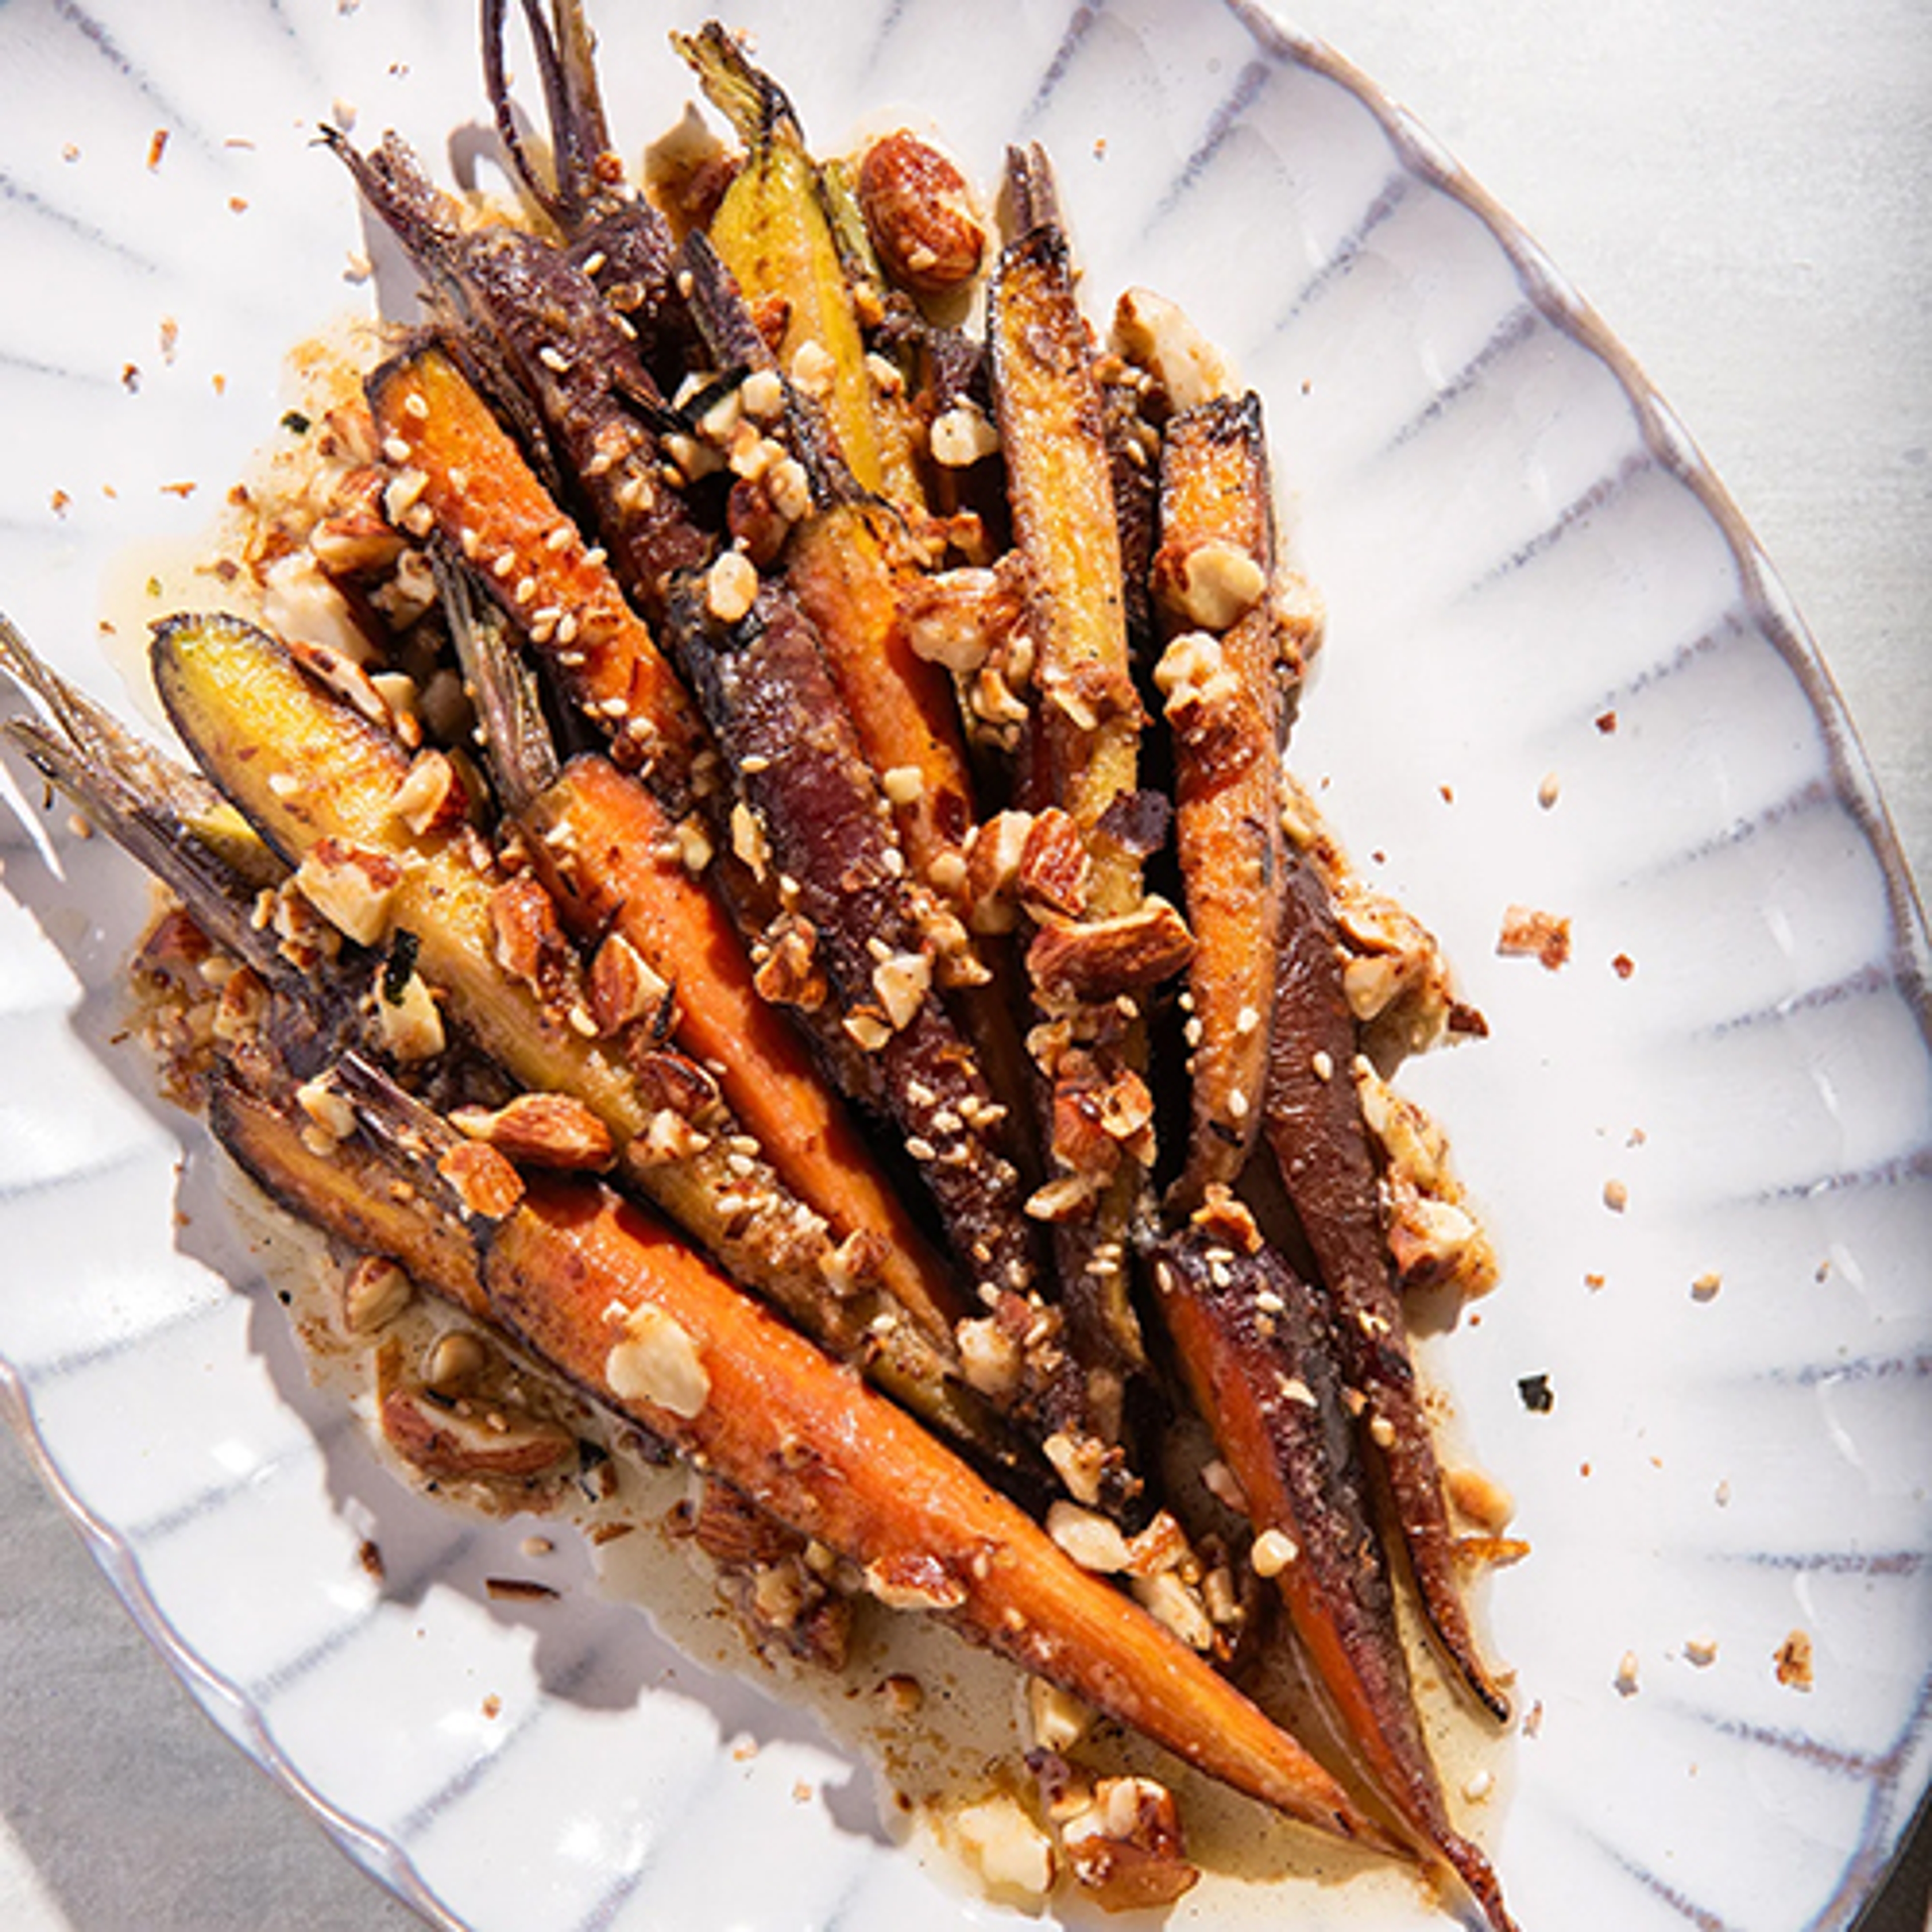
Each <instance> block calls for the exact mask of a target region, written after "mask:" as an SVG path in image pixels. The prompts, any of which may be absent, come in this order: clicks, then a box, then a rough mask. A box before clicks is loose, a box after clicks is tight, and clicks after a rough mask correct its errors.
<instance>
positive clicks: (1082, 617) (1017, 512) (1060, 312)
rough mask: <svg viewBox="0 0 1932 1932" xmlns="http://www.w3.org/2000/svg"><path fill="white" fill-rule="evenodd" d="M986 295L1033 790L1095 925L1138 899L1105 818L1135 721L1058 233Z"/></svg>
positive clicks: (1096, 429) (1083, 354)
mask: <svg viewBox="0 0 1932 1932" xmlns="http://www.w3.org/2000/svg"><path fill="white" fill-rule="evenodd" d="M990 299H991V305H992V308H991V320H990V325H989V326H990V335H989V342H990V347H991V349H992V374H993V395H994V400H995V405H996V413H997V415H998V422H999V428H1000V441H1001V447H1002V449H1004V452H1005V454H1006V461H1007V493H1008V496H1009V497H1010V500H1011V502H1012V505H1013V535H1014V539H1015V541H1016V544H1018V546H1019V550H1020V551H1021V553H1022V555H1023V556H1024V557H1025V560H1026V564H1027V569H1028V580H1029V594H1030V598H1031V604H1032V619H1033V633H1034V645H1035V648H1036V651H1037V661H1036V664H1035V669H1034V682H1035V685H1036V686H1037V689H1038V691H1039V694H1040V696H1039V703H1038V707H1037V730H1038V731H1039V733H1040V740H1041V743H1040V757H1041V760H1042V763H1043V766H1044V769H1045V772H1046V784H1045V787H1043V789H1044V790H1045V791H1046V793H1048V794H1049V796H1051V798H1052V801H1053V802H1055V803H1057V804H1058V805H1061V807H1062V808H1064V810H1066V811H1068V812H1069V813H1070V814H1072V816H1073V819H1074V821H1075V823H1076V824H1078V825H1079V827H1080V829H1081V831H1082V833H1083V834H1084V835H1085V837H1086V838H1087V839H1088V843H1089V844H1090V845H1091V847H1092V850H1093V859H1094V877H1093V883H1092V886H1091V892H1090V898H1089V910H1090V911H1091V914H1092V916H1095V917H1098V918H1106V917H1109V916H1112V915H1113V914H1115V913H1122V912H1127V911H1130V910H1132V909H1133V907H1134V906H1135V905H1136V904H1138V902H1139V898H1140V893H1141V874H1140V861H1139V856H1138V855H1137V854H1136V853H1133V851H1132V850H1130V849H1128V848H1127V847H1124V846H1123V844H1121V841H1120V840H1118V838H1115V837H1114V836H1113V835H1112V832H1111V831H1110V830H1109V829H1108V828H1107V827H1106V826H1105V825H1103V820H1104V819H1105V818H1106V814H1107V812H1108V810H1109V808H1110V807H1111V806H1112V805H1114V803H1115V801H1116V800H1118V799H1121V798H1123V797H1125V796H1128V795H1130V793H1132V792H1133V790H1134V787H1135V785H1136V781H1137V773H1138V771H1139V742H1140V735H1141V729H1142V722H1143V718H1142V710H1141V703H1140V699H1139V696H1138V695H1137V694H1136V691H1135V689H1134V680H1133V670H1132V668H1131V667H1130V664H1129V662H1128V658H1127V628H1126V618H1125V614H1124V601H1123V592H1122V588H1121V553H1120V541H1119V538H1118V534H1117V532H1116V527H1115V519H1114V503H1113V486H1112V479H1111V477H1110V475H1109V463H1108V457H1107V449H1106V437H1105V435H1104V432H1103V423H1102V415H1101V407H1100V392H1099V387H1098V385H1097V383H1096V382H1095V380H1094V370H1093V357H1092V353H1091V348H1090V346H1089V343H1088V334H1087V325H1086V322H1085V318H1084V317H1082V315H1081V313H1080V310H1079V304H1078V302H1077V301H1076V299H1075V296H1074V290H1073V263H1072V260H1071V257H1070V252H1069V250H1068V248H1067V239H1066V237H1065V236H1064V234H1063V233H1061V230H1060V229H1058V227H1055V226H1042V227H1037V228H1034V229H1031V230H1030V231H1029V232H1028V233H1025V234H1024V235H1022V236H1020V237H1019V239H1017V240H1016V241H1015V242H1012V243H1010V245H1008V247H1007V248H1006V250H1005V251H1004V253H1003V254H1001V257H1000V261H999V266H998V269H997V271H996V272H995V276H994V279H993V287H992V296H991V298H990Z"/></svg>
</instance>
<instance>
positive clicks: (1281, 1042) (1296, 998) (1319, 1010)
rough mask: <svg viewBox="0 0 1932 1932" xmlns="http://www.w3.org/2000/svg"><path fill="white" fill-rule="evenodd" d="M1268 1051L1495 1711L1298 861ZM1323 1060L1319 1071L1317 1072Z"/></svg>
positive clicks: (1344, 1026)
mask: <svg viewBox="0 0 1932 1932" xmlns="http://www.w3.org/2000/svg"><path fill="white" fill-rule="evenodd" d="M1276 988H1277V992H1276V999H1275V1019H1274V1038H1273V1040H1272V1041H1271V1044H1270V1048H1269V1053H1268V1104H1267V1108H1266V1126H1267V1133H1268V1141H1269V1144H1270V1145H1271V1147H1272V1148H1273V1149H1274V1157H1275V1161H1276V1164H1277V1166H1278V1167H1279V1168H1280V1171H1281V1178H1282V1184H1283V1187H1285V1188H1286V1190H1287V1191H1288V1196H1289V1199H1290V1200H1291V1201H1292V1202H1293V1203H1294V1204H1295V1212H1296V1214H1298V1216H1299V1217H1300V1218H1301V1224H1302V1227H1303V1229H1304V1231H1305V1232H1306V1233H1307V1237H1308V1241H1309V1245H1310V1247H1312V1248H1313V1250H1314V1251H1315V1257H1316V1261H1317V1262H1318V1263H1319V1265H1320V1269H1321V1274H1322V1286H1323V1288H1324V1289H1325V1292H1326V1293H1327V1295H1328V1298H1329V1301H1330V1304H1331V1307H1332V1309H1333V1310H1334V1323H1335V1332H1336V1336H1337V1341H1338V1343H1339V1346H1340V1349H1341V1350H1342V1361H1343V1372H1344V1373H1345V1374H1346V1376H1347V1377H1348V1379H1349V1383H1350V1385H1352V1387H1354V1388H1356V1389H1357V1390H1358V1391H1360V1392H1361V1394H1362V1395H1363V1396H1364V1397H1365V1398H1366V1399H1367V1407H1366V1409H1364V1424H1365V1425H1370V1424H1373V1422H1374V1421H1376V1420H1377V1419H1379V1421H1382V1423H1384V1424H1386V1425H1387V1427H1386V1428H1385V1429H1383V1430H1373V1429H1372V1430H1371V1433H1372V1437H1373V1439H1374V1447H1373V1451H1372V1452H1371V1453H1372V1455H1373V1458H1374V1460H1376V1461H1377V1462H1379V1464H1380V1466H1381V1467H1382V1469H1383V1471H1384V1472H1385V1474H1386V1475H1387V1477H1388V1484H1389V1489H1390V1491H1391V1494H1392V1496H1393V1498H1394V1505H1395V1511H1396V1518H1397V1525H1398V1527H1399V1528H1400V1532H1401V1535H1402V1540H1403V1545H1404V1547H1405V1548H1406V1550H1407V1551H1408V1553H1409V1562H1410V1564H1411V1565H1412V1568H1413V1569H1414V1571H1415V1580H1416V1586H1417V1589H1418V1592H1420V1594H1421V1599H1422V1607H1423V1611H1424V1616H1425V1617H1426V1618H1427V1621H1428V1623H1429V1625H1430V1629H1431V1631H1433V1633H1434V1634H1435V1636H1436V1639H1437V1640H1438V1642H1439V1644H1440V1645H1441V1646H1442V1650H1443V1652H1444V1654H1445V1655H1446V1656H1447V1657H1448V1658H1449V1660H1450V1661H1451V1663H1452V1664H1454V1666H1455V1667H1456V1669H1457V1672H1458V1673H1460V1676H1462V1678H1463V1681H1464V1682H1465V1683H1466V1685H1468V1686H1469V1690H1470V1691H1471V1692H1472V1694H1473V1695H1474V1696H1475V1697H1476V1698H1477V1699H1478V1701H1479V1702H1481V1703H1482V1704H1483V1705H1484V1706H1485V1707H1486V1708H1487V1709H1488V1710H1489V1711H1490V1713H1491V1714H1492V1715H1493V1716H1494V1717H1496V1718H1497V1719H1498V1720H1499V1721H1502V1720H1506V1719H1507V1718H1508V1715H1509V1700H1508V1698H1507V1697H1505V1696H1504V1694H1503V1693H1502V1689H1501V1688H1499V1686H1498V1685H1497V1684H1496V1681H1495V1679H1493V1676H1491V1675H1490V1671H1489V1669H1488V1667H1487V1665H1486V1664H1484V1661H1483V1659H1482V1658H1481V1654H1480V1653H1479V1652H1478V1650H1477V1649H1476V1642H1475V1633H1474V1632H1473V1631H1472V1630H1471V1628H1470V1627H1469V1612H1468V1610H1467V1608H1466V1606H1465V1605H1464V1603H1463V1594H1462V1588H1461V1584H1460V1580H1459V1578H1458V1577H1457V1571H1456V1565H1455V1542H1454V1536H1453V1535H1452V1534H1451V1529H1450V1526H1449V1515H1448V1504H1447V1502H1445V1499H1444V1496H1443V1493H1442V1472H1441V1469H1439V1466H1438V1465H1437V1463H1436V1449H1435V1445H1434V1443H1433V1440H1432V1439H1431V1436H1430V1425H1429V1418H1428V1416H1427V1414H1426V1413H1425V1412H1424V1409H1423V1406H1422V1396H1421V1390H1420V1389H1419V1388H1418V1387H1417V1385H1416V1379H1415V1365H1414V1364H1413V1363H1412V1361H1411V1360H1410V1358H1409V1341H1408V1335H1407V1330H1406V1322H1405V1318H1404V1316H1403V1307H1402V1299H1401V1296H1400V1294H1399V1292H1397V1288H1396V1286H1395V1281H1394V1275H1393V1274H1392V1272H1391V1267H1390V1264H1389V1259H1388V1253H1387V1250H1386V1248H1385V1244H1384V1243H1383V1240H1382V1215H1381V1208H1380V1205H1379V1197H1378V1195H1377V1192H1376V1160H1375V1155H1374V1152H1373V1149H1372V1148H1370V1144H1369V1136H1368V1128H1367V1124H1366V1123H1365V1121H1364V1119H1363V1118H1362V1109H1361V1100H1360V1097H1359V1096H1358V1093H1357V1090H1356V1087H1355V1081H1354V1079H1353V1078H1352V1074H1351V1069H1352V1067H1353V1065H1354V1063H1355V1056H1356V1055H1357V1053H1358V1051H1359V1048H1358V1042H1357V1037H1356V1029H1355V1016H1354V1015H1353V1013H1352V1012H1351V1011H1350V1010H1349V1003H1348V998H1347V996H1346V993H1345V992H1344V991H1343V985H1342V970H1341V947H1340V938H1339V936H1338V935H1337V931H1336V928H1335V922H1334V915H1333V913H1332V912H1331V909H1330V907H1329V904H1328V892H1327V889H1326V888H1325V886H1324V885H1323V883H1322V880H1321V878H1320V877H1319V875H1318V874H1317V873H1316V871H1315V870H1314V868H1313V867H1312V866H1311V865H1308V864H1307V863H1306V862H1304V861H1303V860H1301V859H1298V858H1297V859H1292V860H1291V862H1290V866H1289V880H1288V890H1287V895H1286V901H1285V904H1284V911H1283V921H1282V939H1281V950H1280V956H1279V960H1278V966H1277V981H1276ZM1323 1067H1326V1068H1327V1069H1328V1076H1329V1077H1328V1078H1327V1079H1323V1078H1322V1074H1321V1072H1320V1070H1321V1069H1322V1068H1323Z"/></svg>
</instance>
